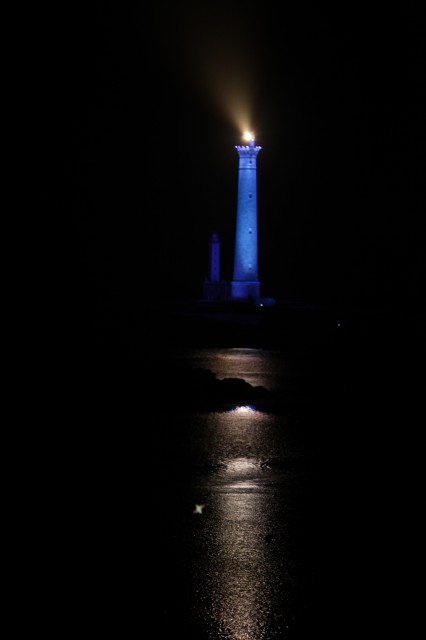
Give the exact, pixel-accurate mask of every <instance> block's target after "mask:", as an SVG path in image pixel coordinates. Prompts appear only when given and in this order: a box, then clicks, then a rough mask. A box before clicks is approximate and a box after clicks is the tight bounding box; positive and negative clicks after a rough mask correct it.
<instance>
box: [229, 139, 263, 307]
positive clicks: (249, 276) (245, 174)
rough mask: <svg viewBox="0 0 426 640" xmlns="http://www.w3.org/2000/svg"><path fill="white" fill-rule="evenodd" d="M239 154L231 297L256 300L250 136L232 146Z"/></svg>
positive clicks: (253, 155)
mask: <svg viewBox="0 0 426 640" xmlns="http://www.w3.org/2000/svg"><path fill="white" fill-rule="evenodd" d="M235 148H236V149H237V151H238V155H239V158H240V159H239V172H238V200H237V222H236V231H235V254H234V274H233V280H232V283H231V297H232V299H233V300H241V301H244V300H245V301H254V302H257V301H258V300H259V297H260V282H259V277H258V254H257V176H256V172H257V167H256V158H257V154H258V153H259V151H260V150H261V148H262V147H256V146H255V145H254V140H251V141H250V144H249V145H248V146H241V147H235Z"/></svg>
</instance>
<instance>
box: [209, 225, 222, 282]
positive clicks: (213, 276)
mask: <svg viewBox="0 0 426 640" xmlns="http://www.w3.org/2000/svg"><path fill="white" fill-rule="evenodd" d="M209 258H210V261H209V280H210V282H219V281H220V241H219V236H218V235H217V233H216V232H215V231H213V233H212V237H211V240H210V251H209Z"/></svg>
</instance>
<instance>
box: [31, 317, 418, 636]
mask: <svg viewBox="0 0 426 640" xmlns="http://www.w3.org/2000/svg"><path fill="white" fill-rule="evenodd" d="M421 318H422V316H421V315H419V314H417V313H414V314H411V316H410V318H409V319H407V316H406V315H405V314H400V315H399V316H394V317H389V316H387V317H386V316H385V315H382V316H381V317H380V318H379V319H378V318H377V317H374V318H373V319H371V318H370V319H369V320H364V321H363V322H361V321H360V322H359V323H358V324H357V325H356V326H355V328H354V327H353V325H352V329H351V328H350V327H347V326H346V327H333V328H332V329H331V325H328V328H330V331H329V332H321V331H320V330H319V329H318V327H319V325H316V329H317V330H318V331H317V333H316V334H315V335H316V338H315V339H312V340H311V341H309V340H308V339H305V338H307V335H308V334H306V333H303V331H302V332H300V331H298V332H297V333H295V334H294V340H293V341H292V340H289V335H288V333H285V332H284V335H285V340H286V342H287V344H288V346H289V348H291V349H295V350H297V349H298V348H300V350H301V352H303V351H304V352H305V353H306V350H308V351H310V352H311V353H312V354H313V357H314V358H315V353H321V354H322V356H324V354H325V353H327V354H329V359H328V366H327V368H326V370H325V371H324V370H322V371H319V370H318V372H317V373H318V376H317V378H316V381H315V382H316V384H312V388H313V390H314V392H313V395H312V398H313V400H312V403H311V405H310V406H309V407H306V408H305V410H306V411H307V412H312V411H316V412H318V414H319V415H321V416H327V420H326V422H324V421H321V424H317V425H316V427H317V429H318V430H320V431H321V433H322V434H323V436H324V438H326V440H327V443H328V445H329V447H328V449H327V450H328V458H327V459H325V460H323V464H322V465H321V471H320V473H319V474H318V476H316V483H317V489H316V490H317V493H318V495H319V496H321V500H318V501H316V502H315V504H314V507H313V509H314V510H313V511H310V514H311V517H312V516H313V515H314V514H315V517H317V518H318V520H319V522H320V523H321V527H320V531H321V535H319V537H317V539H316V541H315V549H316V553H317V560H318V562H317V569H316V572H317V575H316V580H315V582H314V583H313V586H312V593H311V594H310V597H309V599H310V603H311V604H310V610H309V612H308V613H309V615H306V616H305V617H304V618H302V617H301V618H300V624H299V625H297V626H295V627H294V628H293V629H292V630H291V631H290V630H283V631H282V636H279V635H276V636H271V640H272V638H273V637H274V638H275V637H276V638H278V637H283V638H284V637H298V638H312V637H314V636H315V635H318V634H321V635H325V636H327V637H332V638H342V637H343V638H346V637H357V638H359V637H364V636H366V635H377V636H380V637H381V636H383V635H384V634H387V633H391V632H392V633H394V634H396V635H397V636H398V637H401V638H403V637H404V638H405V637H408V636H412V627H413V625H414V624H415V623H414V622H413V621H414V620H416V619H417V618H418V615H419V613H420V612H421V608H422V604H421V598H420V591H419V590H418V587H417V585H418V578H419V577H421V575H422V574H421V572H420V570H419V569H418V567H419V562H420V558H419V554H420V552H421V546H420V544H419V538H420V540H421V536H420V534H419V532H420V530H421V529H420V522H421V521H422V507H421V505H422V504H423V500H422V492H421V487H422V482H421V478H422V475H423V474H422V469H423V462H422V456H421V451H422V448H421V442H422V430H423V427H422V421H421V420H420V418H419V416H420V415H421V414H419V413H418V407H419V405H420V400H421V399H422V398H423V388H424V387H423V382H422V380H423V379H424V378H423V376H422V373H421V372H422V370H423V366H424V361H423V360H422V359H421V358H420V353H421V340H422V337H423V324H422V322H421ZM323 319H324V318H321V322H322V321H323ZM383 320H386V322H385V324H384V325H383V324H382V321H383ZM203 322H204V320H203ZM289 322H290V320H289ZM310 322H311V319H309V320H308V319H307V320H306V325H305V328H306V327H307V328H306V331H308V329H309V326H310V325H309V323H310ZM321 322H320V324H321ZM314 324H315V323H314ZM165 326H169V325H167V324H166V325H165ZM181 326H188V325H187V324H186V322H184V323H183V324H181ZM211 326H212V321H209V333H208V337H209V340H213V341H214V340H219V341H220V340H222V339H226V340H228V339H229V340H230V341H232V339H233V338H235V336H236V335H238V336H239V340H247V338H248V337H249V336H250V335H251V337H252V338H253V341H254V342H253V344H256V342H262V341H264V340H266V338H267V333H268V332H265V333H263V334H262V332H256V331H252V330H250V326H249V325H247V324H245V325H244V328H243V334H241V333H240V332H238V331H237V330H236V327H235V325H233V326H232V327H231V330H227V331H226V332H222V331H219V332H216V334H215V333H214V332H212V331H211ZM311 326H314V325H311ZM177 327H179V323H177V324H176V325H175V329H173V331H171V333H168V334H167V333H166V334H163V333H162V331H163V329H164V325H161V327H159V326H157V328H156V331H154V329H153V328H152V327H151V328H150V331H151V333H149V335H146V338H147V339H146V342H144V341H140V342H139V343H138V344H137V345H135V347H136V348H135V353H136V357H134V358H129V357H128V352H126V349H127V348H128V347H129V344H128V343H127V344H126V349H123V348H122V347H120V348H115V349H111V351H110V352H109V355H108V351H107V352H105V350H104V348H103V347H102V349H98V350H96V349H95V350H93V354H94V357H91V356H90V357H86V358H82V353H79V352H77V353H74V354H73V356H74V357H73V356H72V354H69V356H70V357H69V367H67V368H66V372H63V369H62V368H61V369H60V373H61V379H60V380H57V381H56V383H55V384H54V385H53V386H52V387H51V389H50V390H47V391H48V395H49V398H53V397H54V400H52V404H51V405H50V404H49V407H48V412H49V413H50V412H52V413H53V414H54V416H55V418H56V424H55V428H54V429H51V428H50V425H49V428H48V429H47V428H46V429H38V430H37V431H34V432H33V446H34V451H36V452H37V461H38V474H37V482H35V483H34V484H30V485H29V486H28V487H27V491H28V494H27V495H29V496H30V500H29V502H30V505H31V507H30V509H31V510H32V512H31V517H29V522H28V526H29V529H28V530H29V531H33V534H31V535H30V538H31V544H30V548H31V549H32V550H33V552H34V553H31V554H30V557H31V559H30V560H29V562H31V564H32V565H34V569H33V571H32V572H31V573H32V575H33V576H39V578H38V579H37V578H36V577H34V578H32V580H33V581H34V584H33V589H34V591H35V592H37V593H38V594H40V592H42V593H43V594H44V595H43V597H42V605H41V606H37V607H35V611H34V620H35V621H37V623H35V625H36V626H40V625H41V624H42V625H43V630H44V632H45V633H46V634H50V635H52V634H56V635H65V634H66V633H80V632H84V633H99V632H101V633H111V634H113V635H115V636H121V637H123V636H129V635H131V634H134V633H138V634H146V633H147V632H148V631H147V630H150V631H149V632H148V633H149V635H152V636H153V637H156V638H161V639H162V638H170V637H173V635H176V636H182V629H181V628H180V625H181V623H182V621H179V611H180V610H181V608H180V606H179V602H180V597H181V596H182V598H185V594H184V592H181V591H180V587H181V585H180V584H179V580H177V581H176V583H175V584H174V586H173V588H175V589H176V608H175V614H176V617H175V618H169V619H168V621H165V620H164V619H162V618H161V616H162V607H161V603H160V602H159V593H161V587H162V585H161V584H159V583H158V578H159V575H161V573H160V572H159V567H160V568H161V567H162V568H163V569H164V557H165V556H166V555H167V553H168V552H169V550H167V549H164V547H163V546H162V545H163V543H164V542H163V540H161V539H159V537H158V534H157V532H158V522H159V518H160V519H161V517H162V514H163V513H164V510H167V509H168V503H169V496H168V495H167V494H166V495H165V494H164V492H163V486H162V484H161V477H162V476H163V470H162V469H161V468H154V469H153V468H152V466H151V460H152V442H153V440H152V438H153V433H152V425H153V424H154V420H153V416H154V414H155V408H156V405H157V403H158V402H164V403H167V402H168V401H169V398H170V397H173V395H176V390H177V389H178V388H179V385H176V381H175V380H174V378H173V374H172V375H170V372H164V371H163V372H157V373H158V375H160V376H161V377H158V376H155V377H153V378H152V377H151V378H147V377H146V374H148V373H149V372H150V371H151V372H152V366H153V365H155V362H154V363H153V362H152V359H151V356H152V354H153V353H154V349H151V348H150V345H152V340H154V338H155V339H157V340H160V339H162V338H163V339H165V348H166V347H168V346H170V343H171V342H173V340H175V339H177V337H176V334H175V333H174V332H175V331H176V328H177ZM160 328H161V331H160ZM340 328H343V330H344V331H345V332H346V333H343V332H340V333H339V330H340ZM279 333H280V327H275V333H274V334H272V333H271V332H269V333H268V335H269V339H271V336H272V335H275V338H276V336H277V335H279ZM314 333H315V332H314ZM188 335H189V334H188ZM194 335H195V334H192V336H193V337H194ZM204 335H205V334H204ZM309 335H310V336H311V337H312V336H313V335H314V334H312V333H310V334H309ZM196 337H197V339H200V338H199V336H196ZM318 337H321V339H320V340H318V339H317V338H318ZM132 340H133V338H132ZM131 342H132V341H131ZM157 344H158V342H157ZM115 346H116V345H115ZM280 346H282V345H280ZM142 350H143V351H144V354H143V355H142ZM86 355H87V354H86ZM109 356H110V357H109ZM312 382H314V381H312ZM180 392H181V389H180ZM180 392H179V396H180V397H181V393H180ZM150 408H152V414H151V415H152V418H150ZM171 462H172V461H171V460H167V459H165V460H164V465H165V466H167V465H169V464H171ZM305 530H307V528H306V529H305ZM34 540H37V542H36V543H35V542H34ZM34 547H35V548H34ZM311 550H312V547H311ZM419 573H420V576H419ZM164 587H165V589H167V590H168V592H170V588H171V585H170V584H169V585H164ZM331 611H332V612H333V613H332V615H330V612H331ZM174 621H175V622H176V627H175V628H174V624H173V622H174ZM156 628H157V629H158V632H156ZM199 632H200V630H198V632H197V630H196V629H187V634H186V635H185V633H184V634H183V635H184V637H186V638H188V640H189V639H190V638H192V637H194V638H195V637H197V638H199V639H200V638H201V637H202V636H201V635H199ZM191 633H193V634H194V635H193V636H191V635H190V634H191ZM205 637H206V638H207V637H210V638H211V640H213V636H208V635H206V636H205ZM224 637H226V636H224ZM235 637H236V638H237V637H241V638H246V637H247V638H248V637H251V636H245V635H244V634H243V633H242V632H241V635H240V636H235ZM265 638H268V636H265Z"/></svg>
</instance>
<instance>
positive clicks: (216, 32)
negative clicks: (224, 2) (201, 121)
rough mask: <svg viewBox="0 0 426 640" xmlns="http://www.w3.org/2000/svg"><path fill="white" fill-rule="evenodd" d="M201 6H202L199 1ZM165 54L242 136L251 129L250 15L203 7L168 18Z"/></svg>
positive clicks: (253, 53) (253, 66)
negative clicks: (213, 11) (210, 9)
mask: <svg viewBox="0 0 426 640" xmlns="http://www.w3.org/2000/svg"><path fill="white" fill-rule="evenodd" d="M200 4H201V3H200ZM171 23H172V24H173V29H171V28H170V27H169V29H168V30H167V29H165V26H164V25H163V24H162V23H161V22H160V23H159V29H160V30H161V29H162V30H163V38H162V42H163V45H165V47H164V48H163V55H167V58H168V60H166V61H167V63H168V64H171V65H172V66H173V67H175V68H177V70H178V71H179V73H180V74H181V75H182V76H183V77H184V78H185V80H186V81H187V82H188V83H190V84H191V85H192V87H195V89H196V90H197V91H200V92H201V93H202V94H203V95H204V96H205V97H206V98H207V100H208V101H209V102H210V103H211V104H212V105H213V106H214V107H215V108H217V109H218V110H220V111H221V112H222V113H223V115H224V116H225V117H226V118H227V119H228V121H230V122H231V124H232V125H233V126H235V128H236V129H237V130H238V131H239V132H240V133H241V135H243V134H244V133H245V132H246V131H247V130H251V128H252V120H253V118H254V109H255V103H256V94H257V87H258V82H257V78H258V65H259V62H258V55H257V54H258V52H257V50H256V38H255V29H254V26H253V24H250V21H249V20H248V17H244V16H241V15H240V14H238V15H237V14H234V15H233V14H232V13H230V10H229V8H228V9H227V11H226V13H225V12H223V13H221V12H220V11H215V13H214V14H213V15H212V14H211V12H209V11H207V9H206V8H205V7H204V6H203V5H201V6H200V7H197V8H196V9H192V10H191V11H186V12H185V11H184V10H181V9H180V10H179V11H177V12H176V14H175V15H174V16H169V19H168V24H171Z"/></svg>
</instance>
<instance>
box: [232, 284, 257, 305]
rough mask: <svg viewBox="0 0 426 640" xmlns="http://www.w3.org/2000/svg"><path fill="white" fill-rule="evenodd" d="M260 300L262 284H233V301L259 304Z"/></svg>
mask: <svg viewBox="0 0 426 640" xmlns="http://www.w3.org/2000/svg"><path fill="white" fill-rule="evenodd" d="M259 298H260V282H241V281H236V280H233V281H232V282H231V300H238V301H241V302H258V301H259Z"/></svg>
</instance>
